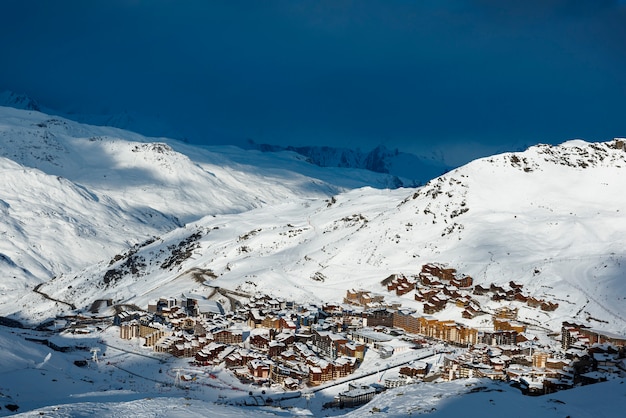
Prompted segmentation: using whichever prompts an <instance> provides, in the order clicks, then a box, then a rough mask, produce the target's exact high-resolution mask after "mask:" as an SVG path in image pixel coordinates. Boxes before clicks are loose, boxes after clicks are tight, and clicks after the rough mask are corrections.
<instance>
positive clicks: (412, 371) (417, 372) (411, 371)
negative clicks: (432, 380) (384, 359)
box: [400, 361, 428, 378]
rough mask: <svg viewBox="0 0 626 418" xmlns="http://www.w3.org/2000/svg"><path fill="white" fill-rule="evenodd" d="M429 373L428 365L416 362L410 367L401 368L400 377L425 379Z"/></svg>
mask: <svg viewBox="0 0 626 418" xmlns="http://www.w3.org/2000/svg"><path fill="white" fill-rule="evenodd" d="M427 372H428V363H425V362H423V361H414V362H411V363H410V364H409V365H407V366H404V367H401V368H400V375H401V376H407V377H421V378H424V377H425V376H426V373H427Z"/></svg>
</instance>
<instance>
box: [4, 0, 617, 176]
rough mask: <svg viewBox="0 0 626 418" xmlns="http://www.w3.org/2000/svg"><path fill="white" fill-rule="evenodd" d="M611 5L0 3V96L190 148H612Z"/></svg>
mask: <svg viewBox="0 0 626 418" xmlns="http://www.w3.org/2000/svg"><path fill="white" fill-rule="evenodd" d="M625 39H626V2H625V1H618V0H595V1H594V0H587V1H585V0H527V1H524V2H519V1H514V0H504V1H494V0H441V1H435V0H428V1H420V2H406V1H383V0H364V1H358V2H354V1H315V2H313V1H311V2H295V1H286V0H276V1H272V2H256V1H211V2H205V1H199V0H190V1H186V2H176V1H168V0H151V1H141V0H107V1H90V2H84V1H77V0H61V1H56V2H48V1H43V0H5V1H3V2H1V3H0V51H2V55H3V65H2V66H0V90H12V91H15V92H18V93H26V94H28V95H29V96H31V97H33V98H35V99H36V100H38V101H39V102H40V103H41V104H42V105H43V106H46V107H49V108H52V109H57V110H59V111H64V112H68V113H76V114H111V115H117V114H120V113H121V114H124V113H126V114H127V116H128V121H127V122H126V123H127V124H128V126H127V127H128V128H130V129H136V130H138V131H139V132H141V133H144V134H147V135H157V136H161V135H168V136H174V137H177V138H186V139H188V140H189V141H190V142H192V143H196V144H223V143H234V144H243V143H245V141H246V140H248V139H252V140H254V141H255V142H257V143H271V144H281V145H294V146H299V145H332V146H341V147H350V148H361V149H371V148H373V147H375V146H376V145H379V144H384V145H385V146H387V147H390V148H399V149H400V150H402V151H407V152H414V153H416V154H419V155H428V154H429V153H433V152H435V153H437V154H438V155H443V156H444V158H445V159H446V160H447V162H449V163H452V164H462V163H464V162H467V161H469V160H470V159H473V158H476V157H478V156H483V155H487V154H490V153H494V152H499V151H507V150H514V149H518V148H521V147H525V146H527V145H532V144H534V143H538V142H544V143H559V142H562V141H565V140H567V139H570V138H583V139H586V140H589V141H603V140H609V139H611V138H613V137H618V136H626V100H625V99H626V71H624V69H625V68H626V65H625V64H626V41H625Z"/></svg>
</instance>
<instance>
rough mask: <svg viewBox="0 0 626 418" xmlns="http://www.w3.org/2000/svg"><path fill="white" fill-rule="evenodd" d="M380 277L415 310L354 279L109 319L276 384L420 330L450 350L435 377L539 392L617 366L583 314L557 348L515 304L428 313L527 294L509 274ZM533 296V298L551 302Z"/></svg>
mask: <svg viewBox="0 0 626 418" xmlns="http://www.w3.org/2000/svg"><path fill="white" fill-rule="evenodd" d="M382 284H383V286H385V287H386V289H387V291H389V292H395V293H396V295H399V296H402V295H406V294H409V293H410V292H414V299H415V300H416V301H420V302H422V306H423V312H418V311H417V310H416V309H411V308H407V307H403V306H402V305H401V304H400V303H397V302H396V303H387V302H386V301H385V299H384V296H382V295H373V294H372V293H371V292H369V291H364V290H348V291H347V292H346V295H345V298H344V301H343V302H344V303H341V304H325V305H323V306H315V305H297V304H296V303H294V302H288V301H284V300H281V299H279V298H272V297H269V296H265V295H264V296H256V297H251V298H250V299H249V301H248V302H247V303H246V304H244V305H243V306H242V307H241V308H238V309H237V310H236V311H229V312H225V311H224V309H223V308H222V306H221V305H220V304H219V303H217V302H215V301H211V300H208V299H206V298H204V297H203V296H198V295H190V296H182V297H181V298H179V299H176V298H161V299H159V300H158V301H155V302H153V303H151V304H149V306H148V311H147V312H122V313H120V314H118V315H117V316H116V319H115V321H116V322H115V324H116V325H119V327H120V337H121V338H123V339H131V338H136V337H140V338H143V339H144V340H145V346H148V347H152V349H153V350H154V351H156V352H160V353H168V354H171V355H173V356H177V357H185V358H189V359H190V361H191V362H193V363H195V364H197V365H205V366H206V365H223V366H224V367H226V368H228V369H229V370H231V371H232V372H233V373H234V374H235V375H236V376H237V377H238V378H239V379H240V380H241V381H242V382H245V383H265V382H273V383H279V384H282V385H283V386H284V387H285V388H287V389H296V388H298V387H301V386H302V385H305V384H307V385H312V386H315V385H319V384H321V383H324V382H326V381H329V380H335V379H338V378H342V377H345V376H349V375H350V374H352V373H353V372H354V371H355V370H356V369H357V368H358V367H359V365H360V364H361V363H362V362H363V360H364V358H365V353H366V350H368V349H373V350H375V351H376V352H377V353H378V354H379V356H380V357H382V358H385V357H389V356H391V355H392V354H394V353H398V352H400V351H403V350H410V349H412V348H417V347H420V346H421V345H423V344H425V343H426V342H427V341H428V340H437V341H439V342H445V343H448V344H449V345H451V346H453V347H457V349H455V351H458V352H460V353H461V354H458V355H449V356H446V357H445V361H444V363H443V368H442V370H440V372H441V377H442V378H443V379H457V378H465V377H487V378H491V379H496V380H513V381H515V382H518V383H519V385H520V387H521V388H522V389H524V390H526V391H528V392H529V393H547V392H551V391H553V390H557V389H562V388H566V387H571V386H572V385H574V384H577V383H581V382H582V383H590V382H592V381H593V380H594V379H596V380H597V379H601V378H602V376H604V375H601V374H600V375H598V373H605V372H606V373H611V372H612V373H618V374H619V373H624V372H623V370H622V369H623V365H624V360H623V358H624V354H625V353H624V348H623V347H624V345H625V344H626V340H624V339H620V338H618V337H616V336H610V335H606V334H600V333H598V332H596V331H593V330H591V329H589V328H585V327H583V326H579V325H576V324H568V323H564V325H563V330H562V334H561V335H562V346H563V349H562V350H560V351H559V352H557V350H552V349H549V348H547V347H543V348H542V349H541V350H537V349H534V343H535V341H534V337H533V336H532V335H530V334H527V333H526V327H525V325H523V324H521V323H519V322H517V321H516V319H517V308H514V307H511V306H502V307H501V308H499V309H496V310H495V311H493V310H490V314H491V315H492V326H491V327H489V328H485V329H477V328H473V327H470V326H467V325H464V324H460V323H458V322H456V321H453V320H440V319H436V318H434V317H433V316H431V314H432V313H433V312H437V311H439V310H441V309H443V308H442V306H444V307H445V306H447V305H449V304H452V305H453V306H456V307H457V308H459V309H462V316H463V317H465V318H473V317H474V316H476V315H486V314H487V313H486V312H485V311H484V310H483V309H481V306H480V304H479V302H478V301H477V300H476V295H486V294H491V298H492V299H493V298H494V297H495V298H497V300H516V301H522V299H521V298H525V299H524V300H523V302H525V303H536V302H537V300H536V299H532V298H529V297H527V296H524V294H523V292H522V286H521V285H517V284H515V283H513V282H511V283H509V288H508V289H504V288H502V287H500V286H495V285H492V286H490V287H489V288H482V287H480V286H475V287H473V280H472V278H471V277H469V276H459V275H458V274H457V273H456V271H455V270H454V269H450V268H445V267H443V266H441V265H437V264H427V265H424V266H423V267H422V271H421V272H420V273H419V274H418V275H417V276H412V277H406V276H404V275H396V274H394V275H391V276H389V277H388V278H387V279H385V280H383V282H382ZM502 298H503V299H502ZM531 299H532V300H531ZM539 303H540V305H541V304H544V305H545V307H546V309H544V308H543V307H541V306H539V307H541V308H542V309H544V310H550V309H552V308H553V306H554V305H555V304H552V303H550V302H548V301H539ZM594 343H597V344H595V345H593V344H594ZM600 344H605V345H604V346H600ZM607 347H608V348H607ZM613 347H621V349H615V348H613ZM460 348H462V349H460ZM564 350H567V351H564ZM593 350H595V351H593ZM564 353H565V354H564ZM620 356H621V357H620ZM602 367H604V369H602ZM598 370H600V372H599V371H598ZM427 372H428V365H427V364H426V363H423V364H422V363H421V362H418V363H416V364H412V365H408V366H405V367H403V368H402V370H401V371H400V376H401V379H400V380H397V379H396V381H394V382H390V385H391V386H394V385H395V386H397V385H400V384H405V383H406V382H407V381H411V380H414V379H423V378H424V377H425V376H426V374H427ZM590 373H591V374H590ZM594 373H595V374H594ZM353 395H355V399H357V398H358V399H360V398H361V397H366V398H369V397H370V395H371V391H370V390H365V389H364V388H360V387H358V388H357V387H355V388H354V393H353ZM350 402H352V401H350V400H349V399H344V403H345V404H349V403H350Z"/></svg>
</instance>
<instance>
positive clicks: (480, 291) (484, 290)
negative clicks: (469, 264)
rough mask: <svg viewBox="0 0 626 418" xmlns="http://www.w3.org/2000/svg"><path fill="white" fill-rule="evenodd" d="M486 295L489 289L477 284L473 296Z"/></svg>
mask: <svg viewBox="0 0 626 418" xmlns="http://www.w3.org/2000/svg"><path fill="white" fill-rule="evenodd" d="M487 293H489V289H488V288H486V287H482V286H481V285H479V284H477V285H476V286H474V294H475V295H486V294H487Z"/></svg>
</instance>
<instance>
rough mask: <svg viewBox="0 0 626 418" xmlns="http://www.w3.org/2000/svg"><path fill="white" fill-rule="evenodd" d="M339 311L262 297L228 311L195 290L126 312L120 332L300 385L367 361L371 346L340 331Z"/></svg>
mask: <svg viewBox="0 0 626 418" xmlns="http://www.w3.org/2000/svg"><path fill="white" fill-rule="evenodd" d="M331 312H332V309H331V308H329V307H326V310H324V309H322V308H319V307H317V306H298V305H296V304H294V303H292V302H285V301H283V300H280V299H276V298H271V297H269V296H261V297H253V298H251V299H250V301H249V303H247V304H246V305H245V306H244V307H242V308H241V309H238V310H237V311H236V312H228V313H224V311H223V309H222V308H221V306H220V305H219V304H218V303H216V302H212V301H208V300H206V299H205V298H204V297H203V296H198V295H192V296H183V297H182V298H180V299H175V298H162V299H159V300H158V301H156V302H155V303H153V304H150V305H149V309H148V312H122V313H120V314H119V315H117V317H116V320H115V322H116V324H117V325H119V327H120V338H123V339H131V338H135V337H141V338H143V339H144V340H145V346H147V347H152V349H153V350H154V351H155V352H159V353H168V354H171V355H173V356H177V357H185V358H189V359H190V360H191V361H192V362H193V363H195V364H197V365H204V366H208V365H218V364H223V365H224V366H225V367H226V368H228V369H230V370H231V371H232V372H233V373H234V374H235V375H236V376H237V377H238V378H239V379H241V380H242V381H243V382H246V383H252V382H257V383H263V382H267V381H270V380H271V381H272V382H274V383H279V384H282V385H284V386H285V387H286V388H289V389H293V388H297V387H299V386H300V385H302V384H308V385H318V384H320V383H323V382H325V381H328V380H334V379H338V378H340V377H344V376H347V375H349V374H351V373H353V372H354V371H355V369H356V368H357V367H358V366H359V364H360V363H361V362H362V361H363V358H364V355H365V350H366V346H365V344H363V343H361V342H357V341H353V340H351V339H349V338H348V337H347V336H346V334H345V333H343V332H340V331H341V329H343V327H344V325H345V324H344V319H345V318H344V317H342V316H341V317H339V318H333V314H332V313H331Z"/></svg>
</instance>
